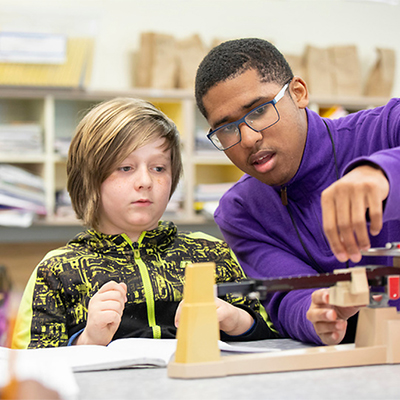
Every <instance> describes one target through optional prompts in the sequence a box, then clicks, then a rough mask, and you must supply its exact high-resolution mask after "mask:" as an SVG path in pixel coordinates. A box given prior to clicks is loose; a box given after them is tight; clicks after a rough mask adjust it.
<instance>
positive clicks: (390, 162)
mask: <svg viewBox="0 0 400 400" xmlns="http://www.w3.org/2000/svg"><path fill="white" fill-rule="evenodd" d="M195 92H196V101H197V105H198V107H199V109H200V111H201V112H202V113H203V115H204V116H205V117H206V119H207V121H208V122H209V124H210V126H211V129H210V133H209V134H208V138H209V139H210V140H211V141H212V142H213V144H214V145H215V146H216V147H217V148H218V149H220V150H221V151H224V152H225V154H226V155H227V156H228V158H229V159H230V160H231V161H232V162H233V163H234V164H235V165H236V166H237V167H238V168H240V169H241V170H242V171H243V172H245V175H244V176H243V177H242V178H241V179H240V180H239V181H238V182H237V183H236V184H235V185H234V186H233V187H232V188H231V189H230V190H229V191H228V192H227V193H226V194H225V195H224V196H223V197H222V199H221V201H220V205H219V207H218V209H217V211H216V213H215V220H216V222H217V224H218V225H219V227H220V229H221V231H222V233H223V235H224V237H225V240H226V241H227V242H228V243H229V245H230V246H231V247H232V249H233V250H234V252H235V253H236V255H237V257H238V258H239V261H240V263H241V265H242V267H243V269H244V270H245V272H246V274H247V275H248V276H250V277H253V278H263V277H267V278H270V277H280V276H300V275H309V274H316V273H324V272H332V271H333V270H334V269H338V268H346V267H352V266H354V265H356V264H357V265H368V264H385V265H389V263H391V260H390V259H386V258H383V257H382V258H378V257H366V256H364V257H361V253H360V250H365V249H368V248H370V247H371V246H372V247H381V246H384V245H385V244H386V243H387V242H389V241H399V240H400V222H399V220H400V209H399V204H400V147H399V146H400V100H399V99H393V100H391V101H389V103H388V104H387V105H386V106H384V107H379V108H376V109H373V110H365V111H360V112H358V113H355V114H351V115H349V116H347V117H344V118H341V119H337V120H327V119H323V118H321V117H320V116H319V115H318V114H316V113H315V112H313V111H311V110H309V109H307V105H308V101H309V100H308V90H307V86H306V83H305V82H304V81H303V80H302V79H301V78H299V77H297V76H293V73H292V71H291V68H290V66H289V65H288V63H287V62H286V60H285V58H284V57H283V55H282V54H281V53H280V52H279V51H278V50H277V49H276V48H275V47H274V46H273V45H271V44H270V43H269V42H267V41H265V40H261V39H238V40H232V41H228V42H225V43H222V44H221V45H219V46H217V47H216V48H214V49H212V50H211V51H210V53H209V54H208V55H207V56H206V57H205V59H204V60H203V61H202V63H201V64H200V66H199V69H198V72H197V76H196V89H195ZM328 297H329V295H328V291H327V289H319V290H296V291H291V292H288V293H282V292H279V293H275V294H273V295H270V296H269V297H268V299H267V301H266V303H265V307H266V308H267V310H268V312H269V315H270V316H271V319H272V321H273V323H274V324H275V326H276V327H277V329H278V330H279V331H280V333H281V334H282V335H286V336H290V337H292V338H294V339H298V340H301V341H306V342H314V343H318V344H321V343H325V344H337V343H340V342H345V341H352V340H353V339H354V328H355V323H356V317H357V311H358V308H356V307H334V306H331V305H329V299H328ZM392 304H395V305H396V306H397V308H400V302H399V301H396V302H394V303H392Z"/></svg>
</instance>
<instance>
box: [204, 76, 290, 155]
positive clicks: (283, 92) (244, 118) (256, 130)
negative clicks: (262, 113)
mask: <svg viewBox="0 0 400 400" xmlns="http://www.w3.org/2000/svg"><path fill="white" fill-rule="evenodd" d="M291 81H292V78H290V80H289V81H288V82H286V83H285V84H284V85H283V87H282V89H281V90H280V91H279V92H278V94H277V95H276V96H275V97H274V98H273V99H272V100H270V101H267V102H266V103H263V104H260V105H259V106H257V107H255V108H253V109H252V110H250V111H249V112H248V113H246V115H244V116H243V117H242V118H240V119H238V120H236V121H233V122H228V123H227V124H224V125H222V126H220V127H219V128H217V129H214V130H211V129H210V130H209V132H208V133H207V139H208V140H209V141H210V142H211V143H212V144H213V145H214V146H215V147H216V148H217V149H218V150H220V151H225V150H228V149H230V148H231V147H233V146H236V145H237V144H238V143H240V142H241V141H242V132H240V128H239V125H240V124H242V123H245V124H246V125H247V126H248V127H249V128H250V129H252V130H253V131H254V132H261V131H264V130H266V129H268V128H270V127H271V126H273V125H275V124H276V123H278V122H279V120H280V119H281V116H280V114H279V111H278V109H277V108H276V106H275V104H276V103H277V102H278V101H279V100H281V99H282V98H283V96H284V95H285V92H286V90H287V89H288V87H289V84H290V82H291ZM267 104H272V105H273V107H274V108H275V111H276V114H277V115H278V119H277V120H276V121H275V122H274V123H273V124H271V125H268V126H266V127H265V128H263V129H254V128H253V127H252V126H250V125H249V124H248V123H247V122H246V118H247V117H248V116H249V115H250V114H251V113H253V112H254V111H256V110H258V109H259V108H261V107H265V106H266V105H267ZM229 125H235V126H236V129H237V130H238V132H239V140H238V141H237V142H236V143H234V144H232V145H230V146H229V147H225V148H223V149H221V148H219V147H218V146H217V145H216V144H215V143H214V142H213V140H212V139H211V137H212V136H213V135H215V133H216V132H218V131H219V130H220V129H223V128H225V127H227V126H229Z"/></svg>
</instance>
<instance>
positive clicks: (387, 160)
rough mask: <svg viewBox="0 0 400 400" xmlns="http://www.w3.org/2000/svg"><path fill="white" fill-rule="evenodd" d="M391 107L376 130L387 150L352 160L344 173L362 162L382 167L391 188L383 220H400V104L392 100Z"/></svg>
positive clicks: (375, 139)
mask: <svg viewBox="0 0 400 400" xmlns="http://www.w3.org/2000/svg"><path fill="white" fill-rule="evenodd" d="M391 104H393V105H392V106H391V107H387V111H386V110H385V112H384V113H383V120H384V122H383V123H381V124H380V125H379V129H376V131H374V139H373V140H374V141H380V142H384V143H387V145H388V147H389V148H387V149H385V150H380V151H377V152H374V153H372V154H371V155H369V156H362V157H358V158H356V159H354V160H352V161H351V162H350V163H349V164H348V165H347V166H346V168H345V169H344V174H346V173H348V172H349V171H351V170H352V169H354V168H356V167H357V166H359V165H362V164H368V163H372V164H375V165H377V166H378V167H380V168H381V169H382V170H383V172H384V173H385V174H386V177H387V178H388V180H389V185H390V190H389V195H388V197H387V200H386V204H385V211H384V214H383V221H384V222H386V221H390V220H400V210H399V206H398V205H399V203H400V104H399V101H398V100H392V101H391Z"/></svg>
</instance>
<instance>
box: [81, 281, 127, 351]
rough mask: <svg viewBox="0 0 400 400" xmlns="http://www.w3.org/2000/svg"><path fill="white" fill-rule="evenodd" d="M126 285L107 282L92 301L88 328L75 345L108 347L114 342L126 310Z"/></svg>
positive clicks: (90, 302)
mask: <svg viewBox="0 0 400 400" xmlns="http://www.w3.org/2000/svg"><path fill="white" fill-rule="evenodd" d="M126 292H127V287H126V284H125V283H123V282H121V283H117V282H114V281H110V282H107V283H106V284H104V285H103V286H102V287H101V288H100V290H99V291H98V292H97V293H96V294H95V295H94V296H93V297H92V298H91V299H90V301H89V309H88V318H87V323H86V328H85V330H84V331H83V332H82V334H81V335H80V336H79V337H78V339H77V340H76V342H75V344H78V345H79V344H97V345H103V346H106V345H108V344H109V343H110V341H111V340H112V338H113V336H114V334H115V332H116V331H117V329H118V327H119V324H120V322H121V317H122V313H123V311H124V308H125V303H126V301H127V298H126Z"/></svg>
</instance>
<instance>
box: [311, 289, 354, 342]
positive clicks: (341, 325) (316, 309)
mask: <svg viewBox="0 0 400 400" xmlns="http://www.w3.org/2000/svg"><path fill="white" fill-rule="evenodd" d="M311 300H312V302H311V306H310V308H309V309H308V311H307V319H308V320H309V321H311V322H312V324H313V325H314V329H315V332H316V333H317V335H318V336H319V337H320V338H321V340H322V343H324V344H328V345H334V344H339V343H340V342H341V341H342V340H343V338H344V335H345V334H346V329H347V320H348V319H349V318H350V317H351V316H353V315H354V314H356V313H357V312H358V310H359V309H360V307H337V306H333V305H330V304H329V289H319V290H316V291H315V292H313V294H312V296H311Z"/></svg>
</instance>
